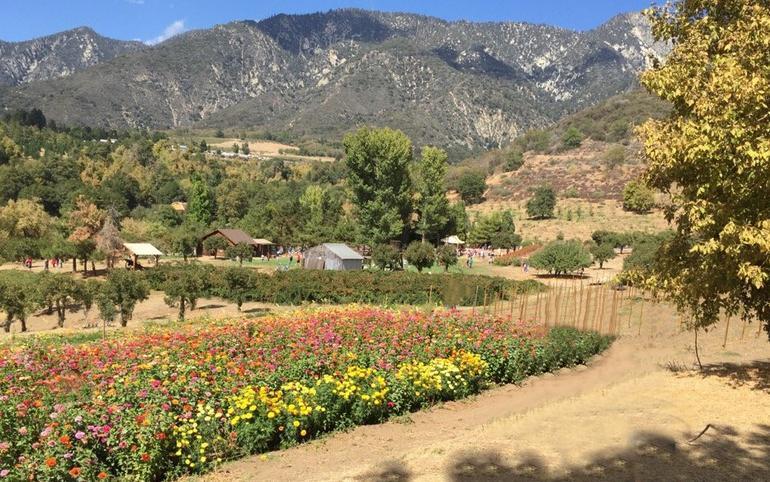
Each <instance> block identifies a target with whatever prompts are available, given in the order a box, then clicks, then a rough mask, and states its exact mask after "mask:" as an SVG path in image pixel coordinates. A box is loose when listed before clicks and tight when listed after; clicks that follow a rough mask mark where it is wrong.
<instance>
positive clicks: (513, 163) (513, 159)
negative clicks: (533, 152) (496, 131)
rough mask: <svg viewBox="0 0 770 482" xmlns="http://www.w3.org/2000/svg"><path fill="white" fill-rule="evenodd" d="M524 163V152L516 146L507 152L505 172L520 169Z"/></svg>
mask: <svg viewBox="0 0 770 482" xmlns="http://www.w3.org/2000/svg"><path fill="white" fill-rule="evenodd" d="M523 165H524V154H523V153H522V152H521V149H519V148H518V147H514V148H512V149H511V150H509V151H508V152H506V153H505V172H513V171H518V170H519V169H521V166H523Z"/></svg>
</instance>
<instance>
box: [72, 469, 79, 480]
mask: <svg viewBox="0 0 770 482" xmlns="http://www.w3.org/2000/svg"><path fill="white" fill-rule="evenodd" d="M70 475H71V476H73V477H75V478H77V477H79V476H80V467H72V468H71V469H70Z"/></svg>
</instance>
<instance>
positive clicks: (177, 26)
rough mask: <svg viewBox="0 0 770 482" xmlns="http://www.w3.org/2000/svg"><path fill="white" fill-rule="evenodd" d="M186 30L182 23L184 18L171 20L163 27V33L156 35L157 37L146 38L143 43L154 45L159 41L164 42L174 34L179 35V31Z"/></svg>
mask: <svg viewBox="0 0 770 482" xmlns="http://www.w3.org/2000/svg"><path fill="white" fill-rule="evenodd" d="M186 30H187V27H185V25H184V20H175V21H174V22H172V23H171V24H170V25H169V26H167V27H166V28H165V29H163V33H162V34H160V35H158V36H157V37H155V38H153V39H150V40H147V41H146V42H145V43H146V44H148V45H155V44H159V43H161V42H164V41H166V40H168V39H170V38H171V37H173V36H175V35H179V34H180V33H182V32H184V31H186Z"/></svg>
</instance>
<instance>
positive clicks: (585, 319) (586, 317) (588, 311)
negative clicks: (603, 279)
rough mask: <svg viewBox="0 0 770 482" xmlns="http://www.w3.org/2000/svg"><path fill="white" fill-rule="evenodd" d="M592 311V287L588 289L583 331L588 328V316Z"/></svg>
mask: <svg viewBox="0 0 770 482" xmlns="http://www.w3.org/2000/svg"><path fill="white" fill-rule="evenodd" d="M590 312H591V287H590V286H589V287H588V289H586V301H585V315H584V316H583V331H585V330H586V329H587V328H588V316H589V313H590Z"/></svg>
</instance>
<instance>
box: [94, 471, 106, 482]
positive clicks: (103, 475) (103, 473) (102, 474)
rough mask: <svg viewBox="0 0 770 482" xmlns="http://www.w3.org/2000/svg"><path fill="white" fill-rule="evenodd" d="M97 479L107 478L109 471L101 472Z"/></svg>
mask: <svg viewBox="0 0 770 482" xmlns="http://www.w3.org/2000/svg"><path fill="white" fill-rule="evenodd" d="M96 478H97V479H102V480H103V479H106V478H107V472H99V475H97V476H96Z"/></svg>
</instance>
